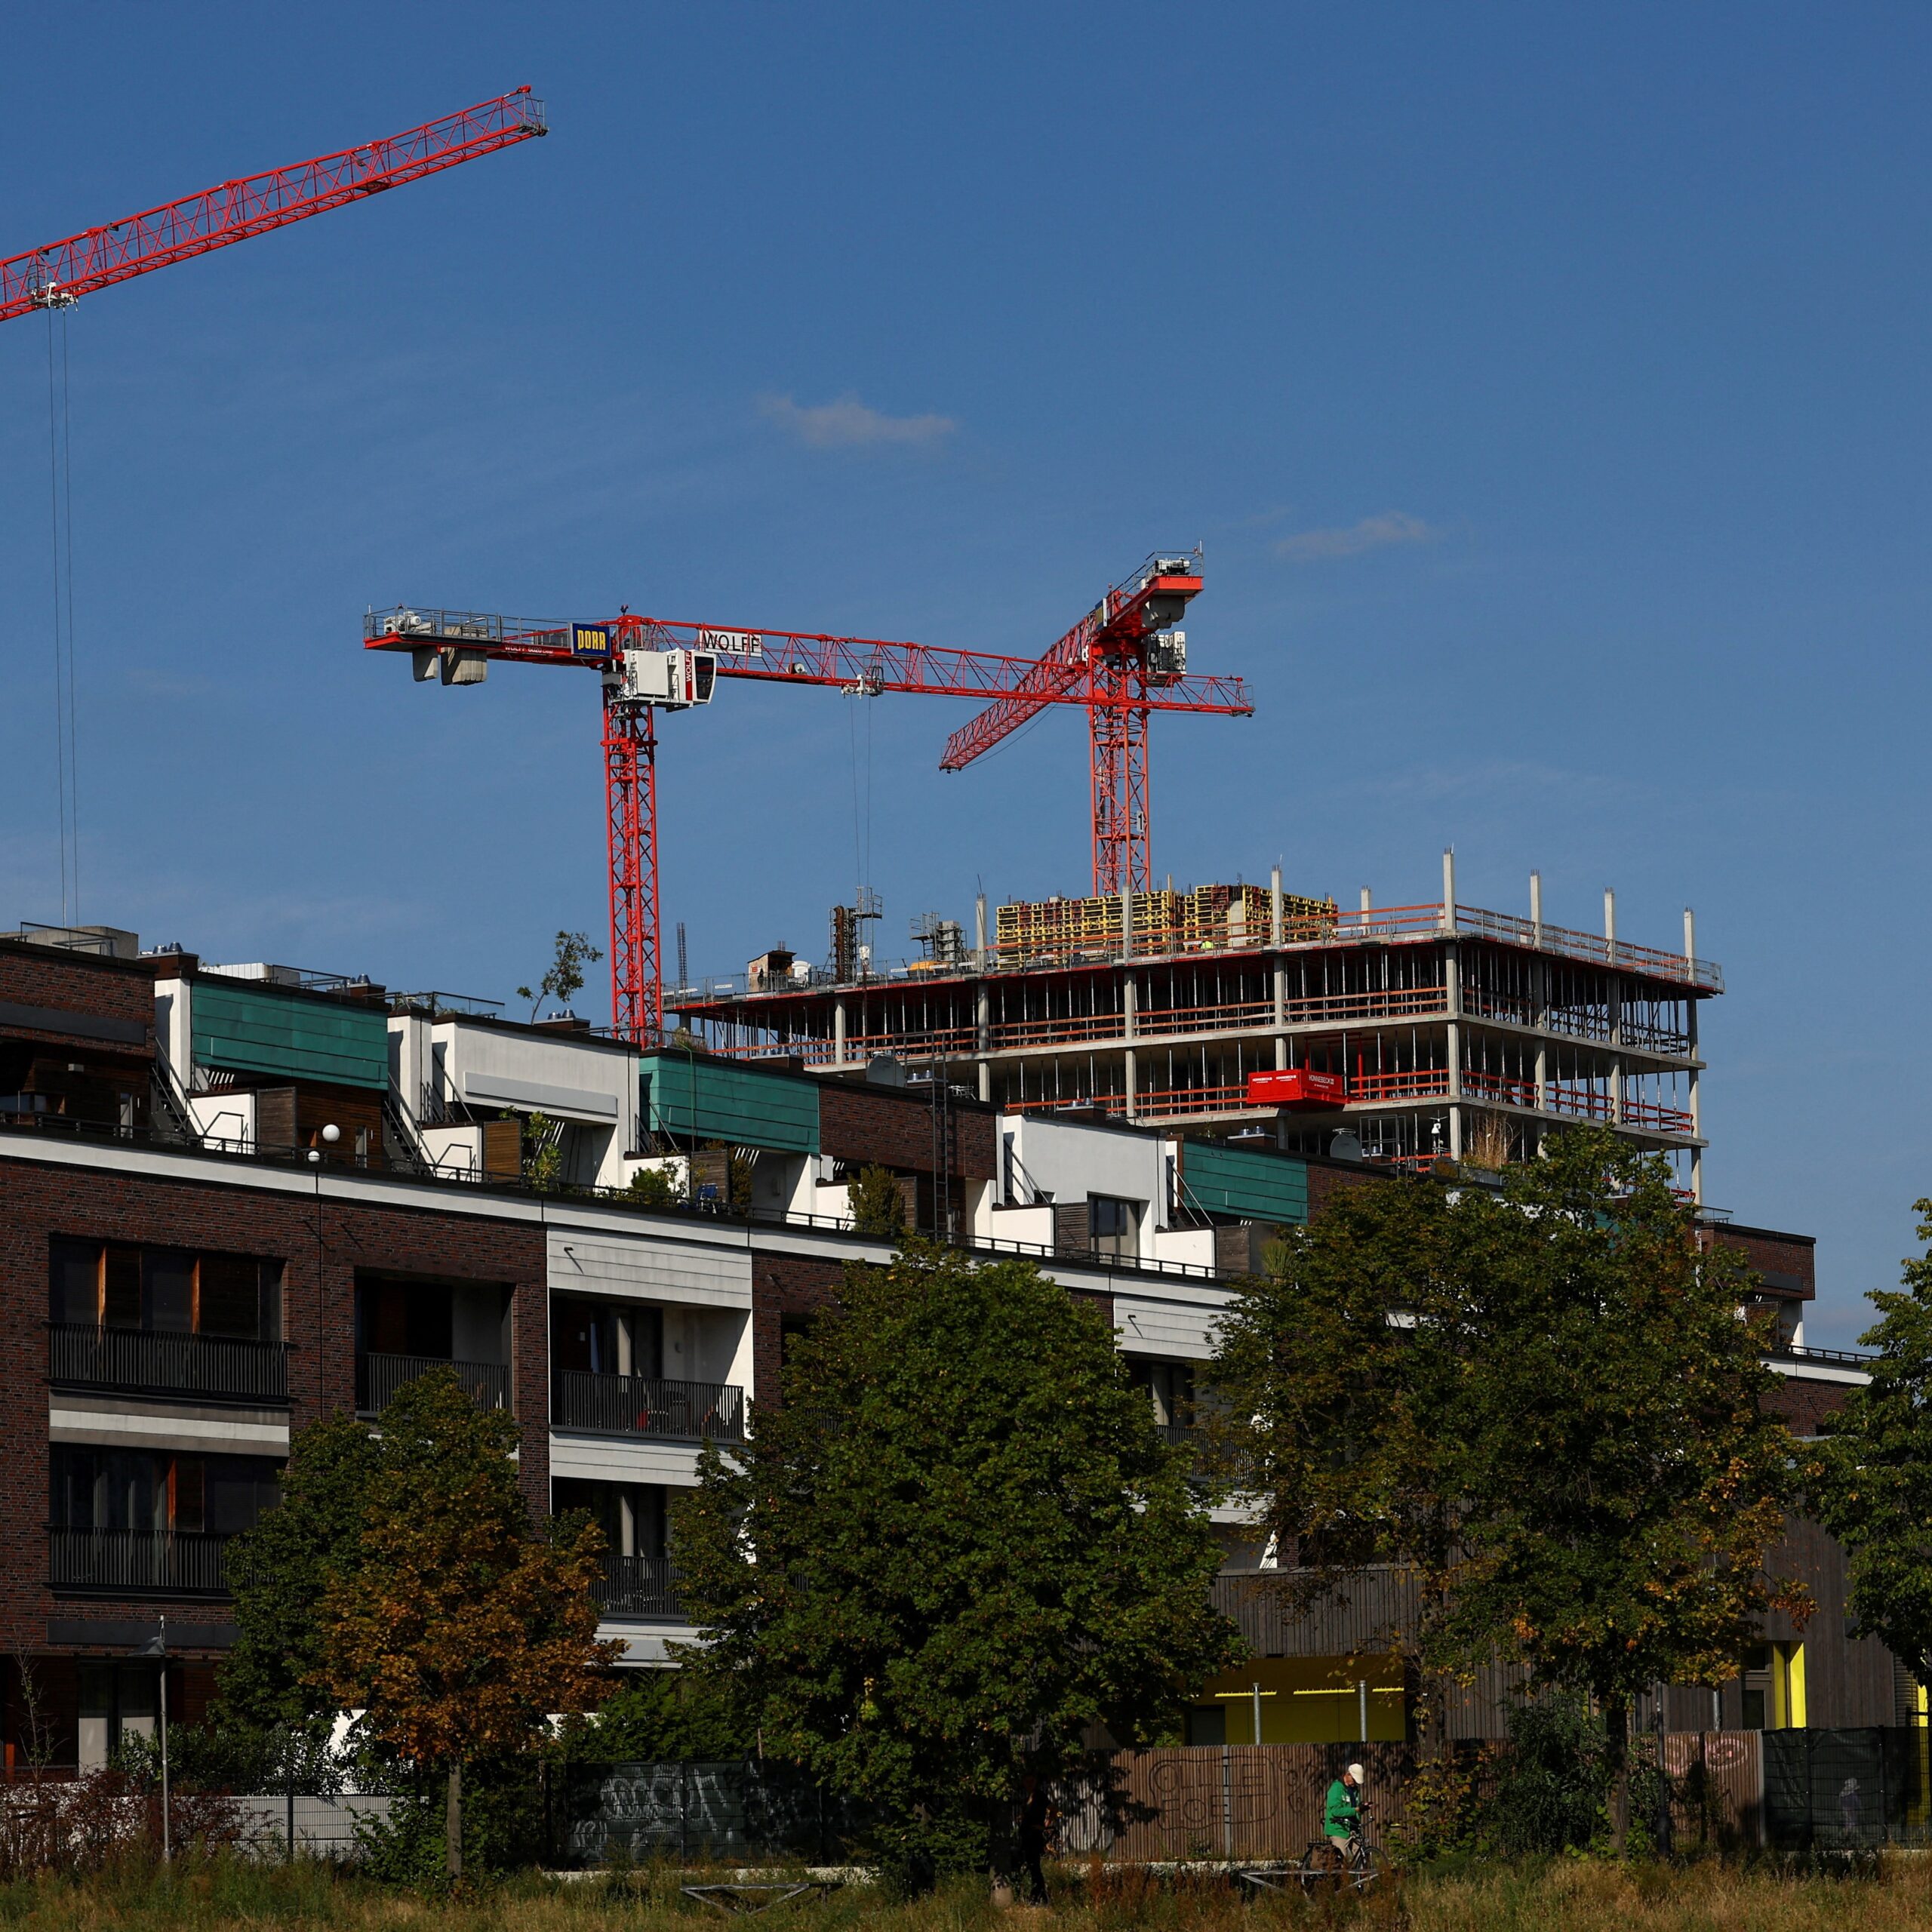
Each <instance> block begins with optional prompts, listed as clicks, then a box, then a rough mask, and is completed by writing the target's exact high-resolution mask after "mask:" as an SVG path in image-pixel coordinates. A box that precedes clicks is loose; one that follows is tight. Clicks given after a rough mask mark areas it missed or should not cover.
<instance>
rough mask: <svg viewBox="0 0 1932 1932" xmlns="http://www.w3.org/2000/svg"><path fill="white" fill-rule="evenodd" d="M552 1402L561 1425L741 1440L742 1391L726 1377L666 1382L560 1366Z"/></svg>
mask: <svg viewBox="0 0 1932 1932" xmlns="http://www.w3.org/2000/svg"><path fill="white" fill-rule="evenodd" d="M550 1401H551V1420H552V1422H554V1423H555V1424H556V1426H557V1427H558V1428H559V1429H598V1430H601V1431H602V1432H605V1433H607V1434H609V1435H651V1436H657V1437H659V1438H668V1439H669V1440H671V1441H683V1442H698V1441H703V1439H704V1438H705V1437H706V1436H708V1435H715V1436H718V1437H719V1438H722V1439H723V1440H724V1441H729V1442H742V1441H743V1440H744V1439H745V1392H744V1391H743V1389H740V1388H737V1387H735V1386H734V1385H733V1384H732V1383H728V1382H666V1381H663V1380H660V1379H659V1378H657V1377H654V1376H645V1375H592V1374H589V1373H587V1372H586V1371H584V1370H582V1369H576V1368H560V1369H558V1371H557V1372H556V1374H555V1375H554V1376H553V1377H552V1388H551V1391H550Z"/></svg>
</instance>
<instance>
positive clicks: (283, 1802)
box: [234, 1792, 395, 1860]
mask: <svg viewBox="0 0 1932 1932" xmlns="http://www.w3.org/2000/svg"><path fill="white" fill-rule="evenodd" d="M234 1802H235V1808H236V1809H237V1810H238V1811H239V1812H240V1814H241V1817H242V1845H243V1847H245V1849H246V1850H248V1851H249V1852H251V1853H252V1854H254V1856H255V1857H257V1858H264V1859H267V1858H278V1857H279V1858H292V1857H298V1856H302V1855H305V1854H306V1856H308V1857H312V1858H331V1859H340V1860H352V1859H355V1858H357V1857H360V1856H361V1851H362V1843H361V1840H360V1839H359V1838H358V1837H357V1836H356V1828H357V1827H358V1826H361V1825H363V1824H372V1825H373V1824H381V1823H385V1822H386V1820H387V1819H388V1817H389V1810H390V1807H391V1806H392V1804H394V1803H395V1800H394V1799H393V1798H386V1797H383V1796H381V1795H377V1794H375V1793H362V1792H342V1793H340V1795H337V1796H336V1797H334V1798H315V1797H312V1796H310V1795H308V1794H307V1793H306V1792H296V1793H294V1795H290V1794H288V1793H286V1792H248V1793H246V1794H245V1795H241V1796H238V1797H237V1798H235V1801H234Z"/></svg>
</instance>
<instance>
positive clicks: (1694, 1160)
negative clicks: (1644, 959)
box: [1684, 906, 1704, 1207]
mask: <svg viewBox="0 0 1932 1932" xmlns="http://www.w3.org/2000/svg"><path fill="white" fill-rule="evenodd" d="M1684 964H1685V965H1686V966H1687V968H1690V969H1691V971H1695V970H1696V966H1697V915H1696V914H1695V913H1694V912H1692V911H1691V909H1690V907H1689V906H1685V907H1684ZM1684 1032H1686V1033H1687V1035H1689V1045H1690V1074H1689V1075H1688V1076H1687V1078H1688V1091H1687V1105H1688V1106H1689V1108H1690V1131H1691V1132H1692V1133H1693V1134H1695V1135H1697V1137H1698V1138H1699V1139H1700V1140H1701V1139H1703V1133H1704V1119H1703V1111H1702V1109H1701V1106H1700V1102H1699V1098H1698V1094H1697V1001H1696V1000H1694V999H1692V998H1688V997H1687V998H1685V1000H1684ZM1690 1198H1691V1201H1693V1203H1694V1204H1695V1205H1697V1207H1703V1204H1704V1150H1703V1148H1701V1147H1694V1148H1692V1149H1691V1150H1690Z"/></svg>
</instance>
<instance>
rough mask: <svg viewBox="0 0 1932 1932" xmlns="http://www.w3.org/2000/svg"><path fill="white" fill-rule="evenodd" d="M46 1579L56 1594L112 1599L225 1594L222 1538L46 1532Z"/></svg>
mask: <svg viewBox="0 0 1932 1932" xmlns="http://www.w3.org/2000/svg"><path fill="white" fill-rule="evenodd" d="M47 1536H48V1582H49V1583H51V1585H52V1586H53V1587H54V1589H57V1590H63V1589H65V1590H98V1591H100V1592H103V1594H105V1595H113V1596H137V1597H138V1596H187V1597H220V1596H226V1595H227V1594H228V1583H227V1579H226V1556H227V1550H228V1546H229V1542H230V1541H231V1540H232V1539H230V1538H229V1537H226V1536H220V1535H217V1534H214V1533H212V1532H211V1531H200V1530H75V1529H61V1528H57V1529H51V1530H49V1531H48V1533H47Z"/></svg>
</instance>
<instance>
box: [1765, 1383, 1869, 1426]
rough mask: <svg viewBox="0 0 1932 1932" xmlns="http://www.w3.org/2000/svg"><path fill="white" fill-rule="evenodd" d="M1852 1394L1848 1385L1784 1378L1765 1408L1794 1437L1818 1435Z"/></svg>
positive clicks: (1766, 1399)
mask: <svg viewBox="0 0 1932 1932" xmlns="http://www.w3.org/2000/svg"><path fill="white" fill-rule="evenodd" d="M1849 1393H1850V1384H1849V1383H1844V1382H1812V1381H1809V1380H1801V1379H1800V1378H1798V1377H1796V1376H1793V1375H1781V1376H1780V1377H1778V1379H1777V1386H1776V1387H1775V1388H1774V1389H1773V1390H1772V1391H1771V1392H1770V1395H1768V1396H1767V1398H1765V1401H1764V1407H1766V1409H1767V1410H1768V1411H1770V1414H1773V1415H1774V1416H1780V1417H1783V1419H1784V1420H1785V1421H1786V1423H1789V1426H1790V1428H1791V1432H1792V1434H1793V1435H1817V1432H1818V1425H1819V1424H1820V1423H1822V1422H1823V1420H1824V1419H1825V1418H1826V1417H1827V1416H1832V1415H1836V1414H1838V1411H1839V1410H1840V1409H1841V1408H1843V1407H1844V1398H1845V1397H1846V1395H1847V1394H1849Z"/></svg>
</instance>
